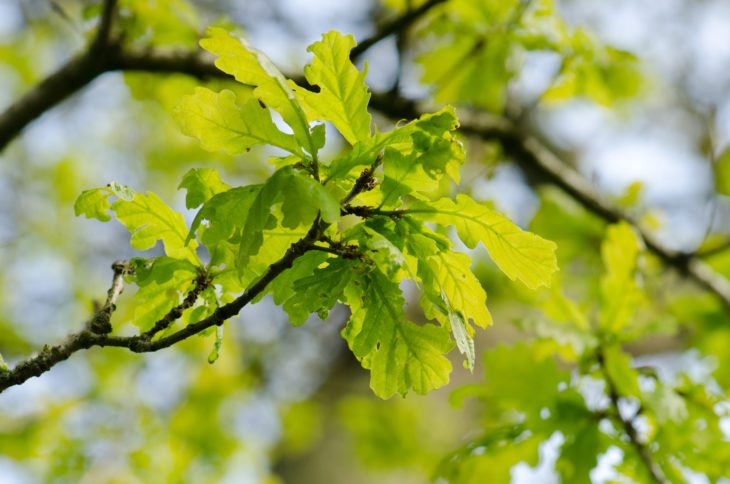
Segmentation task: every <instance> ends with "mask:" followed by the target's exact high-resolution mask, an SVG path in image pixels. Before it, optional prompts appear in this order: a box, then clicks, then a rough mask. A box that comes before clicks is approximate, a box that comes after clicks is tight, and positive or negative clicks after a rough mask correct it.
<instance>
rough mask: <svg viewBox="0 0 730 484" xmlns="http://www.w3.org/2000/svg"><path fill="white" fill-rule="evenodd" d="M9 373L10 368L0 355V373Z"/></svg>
mask: <svg viewBox="0 0 730 484" xmlns="http://www.w3.org/2000/svg"><path fill="white" fill-rule="evenodd" d="M8 371H10V367H9V366H8V364H7V363H5V359H4V358H3V355H2V354H0V373H6V372H8Z"/></svg>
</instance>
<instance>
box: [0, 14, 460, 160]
mask: <svg viewBox="0 0 730 484" xmlns="http://www.w3.org/2000/svg"><path fill="white" fill-rule="evenodd" d="M445 1H446V0H429V1H428V2H426V3H424V4H423V5H421V6H420V7H418V8H416V9H414V10H411V11H408V12H406V13H405V14H403V15H401V16H399V17H397V18H395V19H394V20H392V21H390V22H388V23H386V24H385V25H383V26H382V27H381V28H380V29H379V30H378V31H377V32H376V33H375V34H374V35H373V36H372V37H368V38H366V39H364V40H362V41H361V42H360V43H359V44H358V45H357V46H356V47H355V48H354V49H352V51H351V52H350V58H351V59H353V60H356V59H357V58H358V57H360V56H361V55H362V54H364V53H365V52H366V51H367V50H368V49H369V48H370V47H372V46H373V45H375V44H377V43H378V42H380V41H381V40H383V39H385V38H386V37H388V36H390V35H393V34H396V33H399V32H402V31H404V30H405V29H407V28H408V27H410V26H411V25H412V24H413V23H414V22H415V21H416V20H418V19H419V18H421V17H423V16H424V15H425V14H426V13H427V12H428V11H430V10H431V9H432V8H433V7H435V6H436V5H438V4H440V3H443V2H445ZM115 10H116V0H104V9H103V11H102V15H101V19H100V21H99V29H98V31H97V35H96V37H95V39H94V41H93V42H92V43H91V44H90V46H89V48H88V49H87V50H86V51H85V52H83V53H82V54H80V55H79V56H77V57H75V58H73V59H72V60H70V61H69V62H68V63H66V64H65V65H63V66H62V67H60V68H59V69H58V70H57V71H55V72H54V73H53V74H50V75H49V76H48V77H47V78H46V79H45V80H43V81H42V82H41V83H40V84H38V85H37V86H35V87H34V88H32V89H31V90H30V91H28V92H27V93H26V94H25V95H23V96H22V97H21V98H20V99H19V100H17V101H16V102H15V103H13V104H12V105H11V106H10V107H8V108H7V109H6V110H5V111H4V112H3V113H2V114H0V152H2V151H3V150H4V149H5V148H6V147H7V145H8V144H9V143H10V142H11V141H12V140H13V139H14V138H15V137H16V136H18V134H20V132H21V131H22V130H23V129H24V128H25V127H26V126H28V125H29V124H30V123H31V122H32V121H33V120H35V119H37V118H38V117H40V116H41V115H42V114H43V113H45V112H46V111H49V110H50V109H52V108H53V107H54V106H56V105H57V104H59V103H60V102H61V101H63V100H64V99H66V98H68V97H69V96H71V95H72V94H74V93H76V92H78V91H80V90H81V89H83V88H84V87H85V86H86V85H88V84H89V83H91V82H92V81H93V80H94V79H96V78H97V77H98V76H100V75H101V74H103V73H105V72H113V71H142V72H157V73H182V74H188V75H191V76H194V77H197V78H199V79H207V78H231V77H230V76H229V75H228V74H226V73H224V72H221V71H220V70H218V69H217V68H216V67H215V65H214V64H213V61H212V59H211V58H210V57H208V56H205V55H202V54H201V53H199V52H177V53H175V52H173V53H160V52H155V51H126V50H125V49H124V48H123V46H122V45H121V44H120V43H119V42H118V41H117V40H116V39H114V38H113V37H112V36H111V30H112V21H113V19H114V12H115ZM295 80H297V79H295ZM298 80H299V81H301V79H298Z"/></svg>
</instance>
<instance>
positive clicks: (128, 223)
mask: <svg viewBox="0 0 730 484" xmlns="http://www.w3.org/2000/svg"><path fill="white" fill-rule="evenodd" d="M111 208H112V210H114V211H115V212H116V214H117V219H119V221H120V222H121V223H122V224H123V225H124V226H125V227H126V228H127V230H129V231H130V232H131V233H132V238H131V240H130V244H131V245H132V248H134V249H138V250H147V249H151V248H152V247H154V245H155V244H156V243H157V241H158V240H161V241H162V244H163V245H164V247H165V253H166V254H167V255H169V256H170V257H174V258H177V259H186V260H189V261H191V262H193V263H197V262H198V256H197V254H196V253H195V247H197V243H196V242H195V241H191V242H190V243H189V244H187V245H186V243H185V241H186V237H187V234H188V227H187V225H185V219H183V216H182V215H181V214H180V213H178V212H176V211H174V210H173V209H171V208H170V207H169V206H167V205H166V204H165V203H164V202H163V201H162V200H160V197H158V196H157V195H155V194H154V193H151V192H150V193H148V194H147V195H143V194H141V193H137V194H135V196H134V199H132V200H131V201H126V200H123V199H118V200H117V201H115V202H114V203H113V204H112V206H111Z"/></svg>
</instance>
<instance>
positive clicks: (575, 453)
mask: <svg viewBox="0 0 730 484" xmlns="http://www.w3.org/2000/svg"><path fill="white" fill-rule="evenodd" d="M566 437H567V439H568V440H567V441H566V442H565V443H564V444H563V445H562V447H561V448H560V458H559V459H558V460H557V462H556V463H555V469H556V470H557V471H558V472H559V473H560V476H561V477H562V479H563V482H571V483H575V484H591V483H592V482H593V480H592V479H591V471H592V470H593V469H594V468H595V467H596V466H597V465H598V456H599V455H600V454H601V453H603V451H604V450H605V445H604V443H603V440H604V439H603V438H602V435H601V431H600V430H599V428H598V426H597V425H586V426H583V427H581V428H579V429H578V430H577V432H576V433H575V434H568V435H567V436H566Z"/></svg>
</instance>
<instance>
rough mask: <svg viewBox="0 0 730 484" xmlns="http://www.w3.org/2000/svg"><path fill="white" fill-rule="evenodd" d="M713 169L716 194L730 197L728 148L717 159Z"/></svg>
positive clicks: (729, 157) (729, 158)
mask: <svg viewBox="0 0 730 484" xmlns="http://www.w3.org/2000/svg"><path fill="white" fill-rule="evenodd" d="M713 169H714V170H715V188H716V189H717V193H719V194H720V195H726V196H730V148H726V149H725V151H723V152H722V154H721V155H720V156H719V157H718V158H717V160H716V161H715V164H714V165H713Z"/></svg>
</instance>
